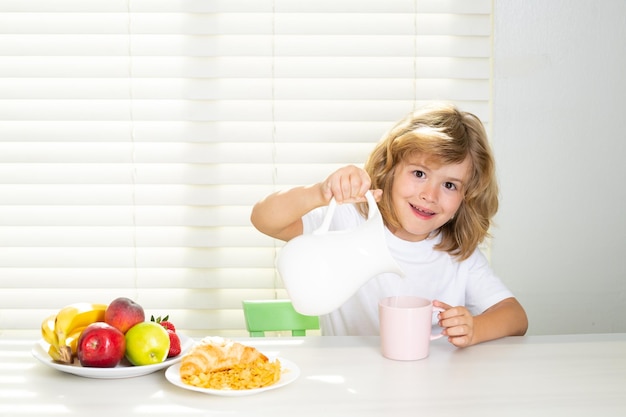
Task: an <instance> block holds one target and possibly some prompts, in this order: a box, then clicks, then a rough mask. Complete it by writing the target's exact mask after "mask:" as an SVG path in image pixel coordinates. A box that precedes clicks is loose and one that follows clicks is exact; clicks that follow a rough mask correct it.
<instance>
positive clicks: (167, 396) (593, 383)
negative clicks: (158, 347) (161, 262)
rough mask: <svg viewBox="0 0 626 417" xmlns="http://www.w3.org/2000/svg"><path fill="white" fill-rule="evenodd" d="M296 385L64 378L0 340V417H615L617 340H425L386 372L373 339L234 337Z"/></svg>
mask: <svg viewBox="0 0 626 417" xmlns="http://www.w3.org/2000/svg"><path fill="white" fill-rule="evenodd" d="M238 340H239V341H242V342H244V343H248V344H251V345H254V346H256V347H258V348H259V349H260V350H262V351H263V352H266V353H267V354H269V355H278V356H280V357H283V358H286V359H288V360H290V361H292V362H294V363H295V364H297V365H298V367H299V368H300V371H301V375H300V377H299V378H298V379H297V380H295V381H294V382H293V383H291V384H289V385H286V386H284V387H281V388H278V389H275V390H272V391H267V392H263V393H260V394H257V395H253V396H247V397H237V398H232V397H218V396H212V395H207V394H202V393H197V392H192V391H187V390H184V389H181V388H179V387H177V386H175V385H173V384H171V383H170V382H168V381H167V380H166V379H165V376H164V373H165V371H163V370H161V371H158V372H156V373H153V374H150V375H146V376H140V377H135V378H127V379H91V378H84V377H79V376H75V375H70V374H66V373H63V372H60V371H57V370H55V369H52V368H50V367H48V366H45V365H43V364H42V363H40V362H38V361H37V360H35V359H34V358H33V356H32V354H31V349H32V347H33V346H34V344H35V343H36V337H35V338H29V337H16V336H11V335H6V334H5V335H2V336H0V416H2V417H5V416H7V417H8V416H41V415H46V416H56V415H58V416H68V415H77V416H78V415H80V416H94V417H97V416H107V417H111V416H116V417H119V416H127V415H137V416H142V415H145V416H148V415H149V416H168V417H170V416H186V415H193V416H218V415H219V416H222V415H229V416H272V417H280V416H297V417H300V416H322V417H327V416H381V415H384V416H409V415H411V416H437V417H444V416H454V417H458V416H464V417H466V416H481V417H486V416H524V417H528V416H532V417H535V416H543V415H546V416H547V415H549V416H553V415H558V416H561V415H563V416H568V417H569V416H587V417H588V416H603V417H610V416H621V417H623V416H626V334H595V335H571V336H527V337H512V338H505V339H501V340H497V341H493V342H488V343H484V344H481V345H476V346H472V347H470V348H466V349H457V348H455V347H453V346H452V345H450V344H448V343H447V342H446V341H445V340H443V339H440V340H437V341H434V342H433V344H432V348H431V354H430V356H429V357H428V358H426V359H423V360H420V361H414V362H397V361H392V360H388V359H385V358H383V357H382V356H381V354H380V348H379V339H378V338H376V337H321V336H309V337H303V338H290V337H279V338H255V339H238Z"/></svg>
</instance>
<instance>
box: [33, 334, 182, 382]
mask: <svg viewBox="0 0 626 417" xmlns="http://www.w3.org/2000/svg"><path fill="white" fill-rule="evenodd" d="M178 337H179V338H180V348H181V353H180V355H178V356H175V357H173V358H168V359H166V360H165V361H164V362H161V363H157V364H155V365H143V366H133V365H131V364H129V363H128V362H127V361H126V360H125V359H123V360H122V363H120V364H119V365H117V366H116V367H115V368H88V367H82V366H80V363H79V362H78V359H74V363H73V364H70V365H66V364H62V363H58V362H55V361H53V360H52V358H51V357H50V355H48V348H49V347H50V345H49V344H48V343H46V342H45V341H44V340H43V339H42V340H40V341H39V342H37V343H36V344H35V346H34V347H33V349H32V351H31V352H32V354H33V356H34V357H35V358H36V359H37V360H39V361H40V362H41V363H43V364H44V365H47V366H49V367H51V368H54V369H56V370H59V371H62V372H66V373H69V374H74V375H78V376H84V377H86V378H100V379H113V378H132V377H135V376H141V375H147V374H151V373H152V372H156V371H158V370H159V369H163V368H167V367H168V366H171V365H173V364H175V363H177V362H179V361H180V360H181V358H182V356H183V354H185V352H186V351H187V350H189V348H191V346H193V344H194V341H193V339H191V338H190V337H187V336H185V335H183V334H180V333H178Z"/></svg>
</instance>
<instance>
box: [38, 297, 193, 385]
mask: <svg viewBox="0 0 626 417" xmlns="http://www.w3.org/2000/svg"><path fill="white" fill-rule="evenodd" d="M41 334H42V339H41V340H39V341H38V342H37V343H36V344H35V346H34V347H33V349H32V355H33V356H34V357H35V359H37V360H39V361H40V362H41V363H43V364H44V365H47V366H49V367H51V368H54V369H56V370H59V371H62V372H66V373H70V374H74V375H78V376H82V377H87V378H104V379H110V378H131V377H136V376H141V375H147V374H150V373H152V372H156V371H158V370H160V369H164V368H167V367H169V366H171V365H173V364H175V363H177V362H178V361H180V359H181V358H182V355H183V354H184V353H185V352H186V351H187V350H188V349H190V348H191V347H192V346H193V344H194V341H193V339H191V338H190V337H187V336H185V335H183V334H181V333H178V332H177V331H176V327H175V326H174V324H173V323H172V322H171V321H169V317H168V316H165V317H163V318H161V317H158V318H156V319H155V318H154V316H152V317H151V318H150V320H146V317H145V312H144V310H143V308H142V307H141V306H140V305H139V304H137V303H136V302H134V301H133V300H131V299H129V298H125V297H119V298H116V299H115V300H113V301H112V302H111V303H110V304H97V303H75V304H70V305H68V306H65V307H63V308H62V309H61V310H59V311H58V312H57V313H56V314H53V315H51V316H49V317H47V318H46V319H44V320H43V322H42V325H41Z"/></svg>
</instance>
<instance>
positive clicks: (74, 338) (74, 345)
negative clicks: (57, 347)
mask: <svg viewBox="0 0 626 417" xmlns="http://www.w3.org/2000/svg"><path fill="white" fill-rule="evenodd" d="M85 327H87V326H83V327H78V328H76V329H74V331H73V332H72V333H71V334H70V335H69V336H68V337H67V339H65V343H67V346H69V347H70V349H72V356H74V355H76V353H77V352H78V338H79V337H80V334H81V333H82V332H83V330H85Z"/></svg>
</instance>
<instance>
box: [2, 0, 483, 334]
mask: <svg viewBox="0 0 626 417" xmlns="http://www.w3.org/2000/svg"><path fill="white" fill-rule="evenodd" d="M491 10H492V4H491V1H490V0H479V1H472V2H467V1H464V0H447V1H445V0H431V1H422V0H420V1H416V0H386V1H378V0H369V1H367V0H359V1H354V0H316V1H289V0H274V1H271V0H222V1H219V0H215V1H209V0H205V1H200V0H196V1H193V0H171V1H165V0H128V1H127V0H92V1H84V0H56V1H48V0H28V1H10V0H0V12H1V13H0V328H1V329H36V328H38V327H39V325H40V322H41V320H42V319H43V317H45V316H46V315H47V314H48V313H51V312H53V311H55V310H57V309H58V308H60V307H62V306H63V305H65V304H68V303H72V302H76V301H97V302H109V301H111V300H112V299H114V298H115V297H118V296H128V297H131V298H133V299H135V300H136V301H138V302H139V303H140V304H142V305H143V306H144V308H145V309H146V311H147V312H148V313H149V314H151V313H154V314H170V316H171V318H172V320H173V321H174V322H175V323H177V324H178V326H179V328H181V329H186V330H187V331H190V332H193V331H197V332H199V333H201V334H209V333H212V334H245V332H244V329H245V325H244V319H243V313H242V310H241V300H242V299H244V298H250V299H252V298H276V297H285V294H284V291H283V290H281V287H282V285H281V282H280V278H279V277H278V276H277V273H276V271H275V269H274V261H275V256H276V252H277V250H279V248H280V246H281V243H280V242H277V241H274V240H272V239H270V238H267V237H266V236H263V235H261V234H260V233H259V232H257V231H256V230H254V229H253V228H252V227H251V225H250V223H249V215H250V209H251V206H252V205H253V204H254V202H255V201H257V200H258V199H260V198H261V197H263V196H264V195H266V194H268V193H270V192H272V191H274V190H277V189H281V188H285V187H290V186H294V185H300V184H307V183H312V182H317V181H321V180H322V179H323V178H325V177H326V175H328V174H329V173H330V172H331V171H332V170H334V169H336V168H337V167H339V166H341V165H344V164H347V163H356V164H362V163H363V162H364V160H365V158H366V156H367V154H368V153H369V151H370V150H371V149H372V147H373V144H374V143H375V142H376V141H377V140H378V139H379V138H380V136H381V135H382V134H383V132H384V131H385V130H386V129H387V128H389V127H390V125H391V123H393V122H395V121H396V120H398V119H399V118H401V117H403V116H404V115H405V114H406V113H407V112H409V111H410V110H412V109H413V108H415V107H416V106H420V105H421V104H423V103H424V102H426V101H429V100H447V101H452V102H455V103H457V104H458V105H460V106H461V107H462V108H463V109H466V110H469V111H472V112H475V113H476V114H477V115H479V116H480V117H481V118H482V119H483V121H485V123H488V122H489V108H490V73H491V71H490V56H491Z"/></svg>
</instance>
